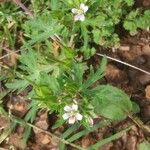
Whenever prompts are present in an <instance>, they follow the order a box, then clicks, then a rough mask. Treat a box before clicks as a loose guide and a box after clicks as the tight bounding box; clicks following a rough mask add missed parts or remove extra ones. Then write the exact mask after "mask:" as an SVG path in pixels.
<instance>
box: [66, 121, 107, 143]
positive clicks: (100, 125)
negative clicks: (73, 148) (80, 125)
mask: <svg viewBox="0 0 150 150" xmlns="http://www.w3.org/2000/svg"><path fill="white" fill-rule="evenodd" d="M107 125H109V121H101V122H99V123H98V124H96V125H94V126H93V127H92V128H91V130H88V129H85V130H82V131H80V132H78V133H76V134H75V135H73V136H72V137H70V138H69V139H67V141H68V142H73V141H75V140H77V139H79V138H81V137H82V136H85V135H87V134H89V133H90V132H93V131H95V130H96V129H98V128H101V127H104V126H107Z"/></svg>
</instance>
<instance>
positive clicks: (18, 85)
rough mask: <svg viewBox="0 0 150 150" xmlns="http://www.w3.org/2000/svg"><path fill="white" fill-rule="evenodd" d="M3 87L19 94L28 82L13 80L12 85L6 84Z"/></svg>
mask: <svg viewBox="0 0 150 150" xmlns="http://www.w3.org/2000/svg"><path fill="white" fill-rule="evenodd" d="M5 85H6V87H7V88H9V89H10V90H12V91H16V90H19V91H18V93H20V92H21V91H23V90H24V89H25V88H26V87H27V86H28V85H29V82H28V81H26V80H20V79H18V80H14V82H13V83H6V84H5Z"/></svg>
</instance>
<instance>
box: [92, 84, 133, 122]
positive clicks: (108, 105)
mask: <svg viewBox="0 0 150 150" xmlns="http://www.w3.org/2000/svg"><path fill="white" fill-rule="evenodd" d="M93 92H95V96H93V105H94V106H95V111H96V112H97V113H99V114H100V115H102V116H104V117H106V118H109V119H112V120H122V119H124V118H125V117H126V116H127V114H128V113H129V112H131V111H132V103H131V101H130V99H129V97H128V95H127V94H125V93H124V92H123V91H122V90H120V89H118V88H115V87H113V86H110V85H100V86H98V87H96V88H95V89H94V90H93Z"/></svg>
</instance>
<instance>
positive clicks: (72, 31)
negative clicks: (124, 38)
mask: <svg viewBox="0 0 150 150" xmlns="http://www.w3.org/2000/svg"><path fill="white" fill-rule="evenodd" d="M32 4H34V5H33V8H34V10H35V18H34V20H35V21H36V20H37V21H36V23H37V24H38V21H40V20H41V17H38V14H40V16H41V15H44V14H47V17H48V18H49V19H50V18H53V19H55V21H57V23H58V24H60V25H62V26H63V31H62V32H59V36H60V37H61V38H62V40H63V41H64V42H65V43H66V45H67V46H69V47H72V48H74V49H76V50H77V51H81V52H83V53H84V55H85V56H86V57H89V56H91V55H93V54H94V53H95V51H96V50H95V48H94V47H95V45H101V46H103V47H113V46H115V45H116V44H118V42H119V36H118V33H117V30H116V29H117V26H118V25H123V27H124V28H125V29H126V30H128V31H130V33H131V34H133V33H135V32H136V31H137V30H138V29H146V28H147V27H149V24H150V21H149V20H150V19H149V16H150V15H149V14H150V11H149V10H146V11H145V12H144V11H143V10H142V9H134V8H133V4H134V1H133V0H114V1H111V0H74V1H69V0H65V1H61V0H55V1H54V0H51V1H46V3H44V2H43V1H33V3H32ZM41 6H42V7H45V9H41ZM41 11H42V14H41ZM40 22H41V21H40ZM41 27H42V26H41ZM122 29H123V28H122ZM31 30H34V28H31ZM34 31H35V30H34Z"/></svg>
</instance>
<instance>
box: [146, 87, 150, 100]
mask: <svg viewBox="0 0 150 150" xmlns="http://www.w3.org/2000/svg"><path fill="white" fill-rule="evenodd" d="M145 94H146V95H145V97H146V98H147V99H149V100H150V85H148V86H147V87H146V89H145Z"/></svg>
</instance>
